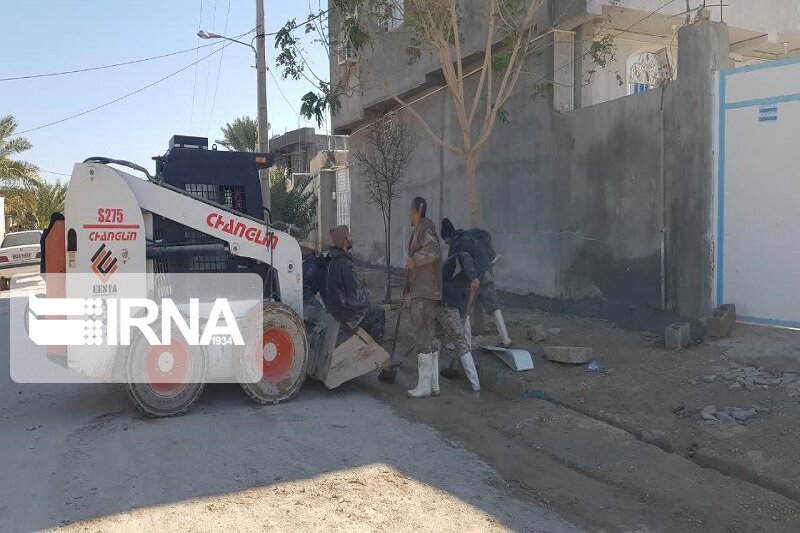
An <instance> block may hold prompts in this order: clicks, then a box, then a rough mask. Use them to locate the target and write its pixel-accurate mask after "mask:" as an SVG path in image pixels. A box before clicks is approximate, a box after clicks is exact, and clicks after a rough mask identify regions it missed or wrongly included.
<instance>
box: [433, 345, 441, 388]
mask: <svg viewBox="0 0 800 533" xmlns="http://www.w3.org/2000/svg"><path fill="white" fill-rule="evenodd" d="M439 394H441V391H440V390H439V352H433V355H432V357H431V396H439Z"/></svg>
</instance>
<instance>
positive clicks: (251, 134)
mask: <svg viewBox="0 0 800 533" xmlns="http://www.w3.org/2000/svg"><path fill="white" fill-rule="evenodd" d="M220 129H221V131H222V136H223V138H222V139H217V140H216V141H214V142H216V143H217V144H219V145H222V146H224V147H225V148H227V149H228V150H233V151H236V152H256V151H258V121H256V120H255V119H253V118H250V117H239V118H237V119H236V120H234V121H233V124H231V123H230V122H229V123H227V124H225V126H224V127H223V128H220Z"/></svg>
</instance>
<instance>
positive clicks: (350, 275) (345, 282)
mask: <svg viewBox="0 0 800 533" xmlns="http://www.w3.org/2000/svg"><path fill="white" fill-rule="evenodd" d="M323 299H324V301H325V308H326V309H327V310H328V312H329V313H330V314H331V315H333V317H334V318H335V319H336V320H338V321H339V322H341V323H344V324H347V326H348V327H349V328H350V329H356V328H357V327H358V325H359V324H360V323H361V320H363V318H364V315H366V313H367V304H368V303H369V299H368V296H367V292H366V291H365V290H364V289H363V287H361V284H360V283H359V282H358V278H357V277H356V269H355V265H354V264H353V257H352V256H351V255H350V254H349V253H347V252H345V251H344V250H342V249H340V248H335V247H331V249H330V251H329V252H328V275H327V276H326V280H325V292H324V298H323Z"/></svg>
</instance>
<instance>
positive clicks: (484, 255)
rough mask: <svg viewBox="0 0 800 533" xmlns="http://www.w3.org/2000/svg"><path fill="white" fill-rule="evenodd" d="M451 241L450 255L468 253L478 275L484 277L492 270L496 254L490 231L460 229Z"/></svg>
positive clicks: (451, 237)
mask: <svg viewBox="0 0 800 533" xmlns="http://www.w3.org/2000/svg"><path fill="white" fill-rule="evenodd" d="M449 240H450V246H449V249H448V252H447V254H448V255H457V254H459V253H461V252H467V253H468V254H469V255H471V256H472V261H473V263H474V265H475V269H476V270H477V271H478V275H482V274H484V273H486V272H489V271H490V270H491V269H492V264H493V262H494V259H495V257H496V254H495V251H494V247H493V246H492V236H491V234H490V233H489V232H488V231H486V230H482V229H479V228H473V229H468V230H463V229H459V230H456V231H455V233H453V235H451V236H450V239H449Z"/></svg>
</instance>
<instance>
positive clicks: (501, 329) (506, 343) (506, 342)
mask: <svg viewBox="0 0 800 533" xmlns="http://www.w3.org/2000/svg"><path fill="white" fill-rule="evenodd" d="M494 323H495V324H497V332H498V333H499V334H500V342H501V343H502V344H503V347H504V348H508V347H510V346H511V339H510V338H509V336H508V330H507V329H506V323H505V321H504V320H503V312H502V311H501V310H499V309H498V310H497V311H495V312H494Z"/></svg>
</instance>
